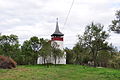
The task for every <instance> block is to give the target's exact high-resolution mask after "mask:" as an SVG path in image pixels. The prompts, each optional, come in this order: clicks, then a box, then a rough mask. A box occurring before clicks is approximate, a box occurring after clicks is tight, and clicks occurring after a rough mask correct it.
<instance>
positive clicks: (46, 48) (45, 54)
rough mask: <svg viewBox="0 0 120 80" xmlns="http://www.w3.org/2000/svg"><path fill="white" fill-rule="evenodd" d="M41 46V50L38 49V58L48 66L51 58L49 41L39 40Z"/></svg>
mask: <svg viewBox="0 0 120 80" xmlns="http://www.w3.org/2000/svg"><path fill="white" fill-rule="evenodd" d="M41 44H42V48H41V49H40V57H42V58H43V62H44V64H46V63H47V64H48V63H49V59H50V57H51V43H50V41H49V40H44V39H41ZM47 66H49V65H47Z"/></svg>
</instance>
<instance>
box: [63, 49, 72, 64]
mask: <svg viewBox="0 0 120 80" xmlns="http://www.w3.org/2000/svg"><path fill="white" fill-rule="evenodd" d="M65 52H66V63H67V64H73V63H74V53H73V50H72V49H68V48H65Z"/></svg>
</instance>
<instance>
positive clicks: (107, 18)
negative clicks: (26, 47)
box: [0, 0, 120, 48]
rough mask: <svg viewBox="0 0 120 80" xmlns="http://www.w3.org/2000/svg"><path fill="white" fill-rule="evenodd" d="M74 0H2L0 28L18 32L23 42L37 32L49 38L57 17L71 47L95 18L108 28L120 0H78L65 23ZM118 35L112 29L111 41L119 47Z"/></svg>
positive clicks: (4, 31) (0, 1) (4, 30)
mask: <svg viewBox="0 0 120 80" xmlns="http://www.w3.org/2000/svg"><path fill="white" fill-rule="evenodd" d="M71 3H72V0H0V32H1V33H2V34H7V35H9V34H16V35H18V36H19V39H20V40H19V41H20V43H22V42H23V41H24V40H27V39H29V38H30V37H31V36H34V35H35V36H38V37H40V38H42V37H43V38H47V39H50V38H51V37H50V35H51V34H52V33H53V32H54V30H55V25H56V18H57V17H58V18H59V27H60V30H61V32H62V33H64V34H65V41H64V44H65V47H69V48H72V47H73V46H74V44H75V43H76V41H77V35H78V34H83V32H84V28H85V26H86V25H88V24H90V23H91V22H92V21H94V22H96V23H101V24H103V25H105V30H107V29H108V25H110V24H111V21H112V20H113V19H115V11H116V10H118V9H120V8H119V7H120V0H75V1H74V5H73V7H72V9H71V13H70V15H69V18H68V21H67V23H66V25H64V23H65V19H66V16H67V14H68V11H69V8H70V5H71ZM119 36H120V35H117V34H113V33H112V34H111V37H110V38H109V42H110V43H113V44H114V45H115V46H117V47H119V44H120V37H119Z"/></svg>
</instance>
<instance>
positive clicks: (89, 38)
mask: <svg viewBox="0 0 120 80" xmlns="http://www.w3.org/2000/svg"><path fill="white" fill-rule="evenodd" d="M103 28H104V26H102V25H101V24H94V23H92V24H91V25H88V26H87V27H86V29H85V32H84V41H85V45H86V47H87V48H89V49H90V55H91V57H92V60H93V61H94V66H97V57H98V54H99V52H100V51H101V50H107V49H108V43H107V42H106V39H107V38H108V37H109V34H107V33H106V31H103Z"/></svg>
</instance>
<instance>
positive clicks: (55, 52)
mask: <svg viewBox="0 0 120 80" xmlns="http://www.w3.org/2000/svg"><path fill="white" fill-rule="evenodd" d="M51 48H52V57H53V58H54V61H55V62H54V63H55V65H56V61H57V59H58V62H59V59H60V58H62V57H63V54H64V52H62V50H60V49H59V47H58V44H57V43H56V42H53V43H52V46H51Z"/></svg>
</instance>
